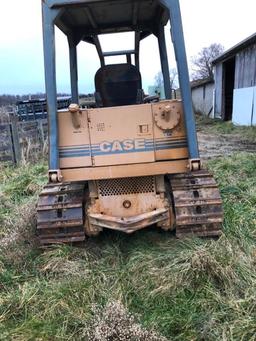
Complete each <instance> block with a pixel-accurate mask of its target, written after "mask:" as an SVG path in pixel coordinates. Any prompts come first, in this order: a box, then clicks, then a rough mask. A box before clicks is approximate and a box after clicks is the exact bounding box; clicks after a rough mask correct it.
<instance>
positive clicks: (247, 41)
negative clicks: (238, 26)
mask: <svg viewBox="0 0 256 341" xmlns="http://www.w3.org/2000/svg"><path fill="white" fill-rule="evenodd" d="M255 43H256V33H254V34H252V35H251V36H250V37H248V38H246V39H244V40H242V41H241V42H240V43H239V44H237V45H235V46H233V47H231V48H230V49H228V50H227V51H225V52H224V53H223V54H221V55H220V56H219V57H217V58H215V59H214V60H213V61H212V64H213V65H215V64H218V63H220V62H223V61H225V60H227V59H229V58H231V57H233V56H234V55H236V54H237V53H238V52H240V51H241V50H243V49H245V48H247V47H248V46H250V45H252V44H255Z"/></svg>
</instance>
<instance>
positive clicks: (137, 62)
mask: <svg viewBox="0 0 256 341" xmlns="http://www.w3.org/2000/svg"><path fill="white" fill-rule="evenodd" d="M134 59H135V66H136V67H137V69H138V70H139V71H140V32H135V55H134Z"/></svg>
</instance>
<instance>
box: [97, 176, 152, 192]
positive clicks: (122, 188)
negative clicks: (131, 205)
mask: <svg viewBox="0 0 256 341" xmlns="http://www.w3.org/2000/svg"><path fill="white" fill-rule="evenodd" d="M98 189H99V195H100V196H102V197H108V196H113V195H124V194H139V193H155V178H154V177H153V176H145V177H137V178H122V179H114V180H99V181H98Z"/></svg>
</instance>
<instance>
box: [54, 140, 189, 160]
mask: <svg viewBox="0 0 256 341" xmlns="http://www.w3.org/2000/svg"><path fill="white" fill-rule="evenodd" d="M125 141H128V140H125ZM125 141H114V142H119V143H120V148H121V149H118V150H112V149H111V148H112V143H113V142H112V143H111V142H107V141H106V142H102V143H101V144H95V145H92V148H91V150H90V146H89V145H78V146H70V147H61V148H60V152H59V155H60V158H75V157H90V156H101V155H118V154H130V153H145V152H152V151H160V150H168V149H176V148H187V141H186V139H175V140H174V139H172V140H170V139H156V140H155V141H154V140H152V139H147V140H143V139H138V140H137V141H139V145H136V143H135V141H134V140H129V141H130V143H132V145H129V147H130V148H127V146H126V148H125V147H124V146H123V143H125ZM104 144H105V146H104ZM106 146H107V148H106ZM104 147H105V150H102V148H104ZM122 148H124V149H122ZM113 149H114V148H113Z"/></svg>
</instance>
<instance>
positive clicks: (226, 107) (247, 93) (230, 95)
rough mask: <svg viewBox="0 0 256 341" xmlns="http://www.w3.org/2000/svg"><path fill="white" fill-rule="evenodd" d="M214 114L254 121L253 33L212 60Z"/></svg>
mask: <svg viewBox="0 0 256 341" xmlns="http://www.w3.org/2000/svg"><path fill="white" fill-rule="evenodd" d="M213 65H214V74H215V91H214V116H215V117H219V118H222V119H223V120H225V121H229V120H232V122H233V123H234V124H238V125H248V126H250V125H256V33H255V34H253V35H252V36H250V37H248V38H247V39H245V40H243V41H242V42H241V43H239V44H237V45H236V46H234V47H232V48H231V49H229V50H228V51H226V52H224V53H223V54H222V55H221V56H219V57H218V58H216V59H215V60H213Z"/></svg>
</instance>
